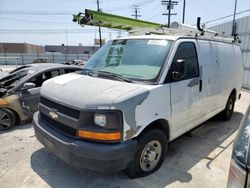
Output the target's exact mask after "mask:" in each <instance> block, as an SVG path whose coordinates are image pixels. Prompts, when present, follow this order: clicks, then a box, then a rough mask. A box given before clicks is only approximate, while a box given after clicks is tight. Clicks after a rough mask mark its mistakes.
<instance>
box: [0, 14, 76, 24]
mask: <svg viewBox="0 0 250 188" xmlns="http://www.w3.org/2000/svg"><path fill="white" fill-rule="evenodd" d="M0 19H2V20H10V21H11V20H16V21H22V22H29V23H38V24H41V23H42V24H53V25H55V24H56V25H66V24H69V23H71V22H68V23H67V22H52V21H42V20H30V19H22V18H11V17H4V16H0Z"/></svg>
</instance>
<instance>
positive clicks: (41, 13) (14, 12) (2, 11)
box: [0, 10, 74, 16]
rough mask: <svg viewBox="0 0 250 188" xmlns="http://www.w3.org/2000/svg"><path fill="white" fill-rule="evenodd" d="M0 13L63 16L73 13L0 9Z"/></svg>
mask: <svg viewBox="0 0 250 188" xmlns="http://www.w3.org/2000/svg"><path fill="white" fill-rule="evenodd" d="M0 14H27V15H56V16H65V15H72V14H74V12H54V11H53V12H49V11H16V10H15V11H14V10H1V11H0Z"/></svg>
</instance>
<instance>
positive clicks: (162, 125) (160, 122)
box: [138, 119, 170, 140]
mask: <svg viewBox="0 0 250 188" xmlns="http://www.w3.org/2000/svg"><path fill="white" fill-rule="evenodd" d="M150 129H161V130H162V131H163V132H164V133H165V135H166V137H167V140H169V139H170V126H169V122H168V121H167V120H166V119H157V120H155V121H153V122H151V123H150V124H149V125H148V126H146V127H145V128H144V129H143V130H142V131H141V132H140V133H139V135H138V137H141V136H142V135H143V133H145V132H147V131H149V130H150Z"/></svg>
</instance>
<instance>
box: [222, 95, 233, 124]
mask: <svg viewBox="0 0 250 188" xmlns="http://www.w3.org/2000/svg"><path fill="white" fill-rule="evenodd" d="M234 104H235V95H234V94H233V93H231V95H230V96H229V98H228V100H227V104H226V107H225V109H224V110H223V111H222V112H221V114H220V115H221V118H222V119H223V120H225V121H227V120H229V119H231V117H232V115H233V111H234Z"/></svg>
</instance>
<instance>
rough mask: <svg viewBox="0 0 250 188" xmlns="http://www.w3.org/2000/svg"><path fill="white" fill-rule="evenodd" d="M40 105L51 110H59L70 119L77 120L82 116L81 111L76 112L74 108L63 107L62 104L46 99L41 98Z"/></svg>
mask: <svg viewBox="0 0 250 188" xmlns="http://www.w3.org/2000/svg"><path fill="white" fill-rule="evenodd" d="M40 103H41V104H43V105H45V106H47V107H49V108H53V109H56V110H58V111H59V112H61V113H63V114H65V115H68V116H70V117H73V118H75V119H79V116H80V111H79V110H76V109H74V108H70V107H68V106H64V105H61V104H58V103H56V102H54V101H52V100H49V99H47V98H45V97H42V96H41V98H40Z"/></svg>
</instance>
